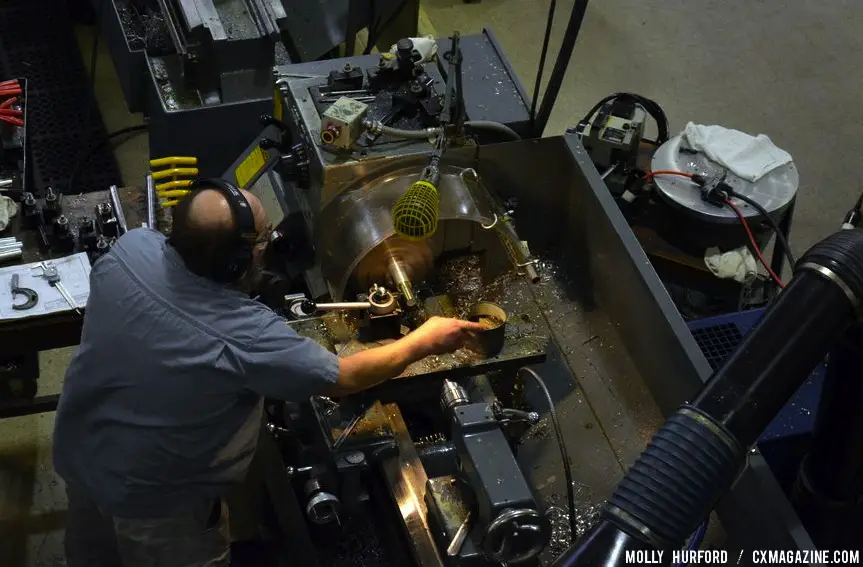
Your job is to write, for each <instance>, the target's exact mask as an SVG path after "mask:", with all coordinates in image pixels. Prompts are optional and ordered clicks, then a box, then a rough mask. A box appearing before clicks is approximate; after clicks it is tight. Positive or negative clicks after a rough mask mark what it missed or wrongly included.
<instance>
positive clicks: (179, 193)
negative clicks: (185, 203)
mask: <svg viewBox="0 0 863 567" xmlns="http://www.w3.org/2000/svg"><path fill="white" fill-rule="evenodd" d="M189 193H191V191H184V190H182V189H175V190H174V191H159V194H158V195H159V198H160V199H168V198H177V197H185V196H186V195H188V194H189Z"/></svg>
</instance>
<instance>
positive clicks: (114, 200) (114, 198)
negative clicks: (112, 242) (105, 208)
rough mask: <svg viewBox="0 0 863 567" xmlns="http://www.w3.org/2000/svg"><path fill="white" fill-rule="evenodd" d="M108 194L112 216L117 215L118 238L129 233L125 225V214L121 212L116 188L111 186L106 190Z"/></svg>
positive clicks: (121, 206)
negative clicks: (112, 210) (112, 208)
mask: <svg viewBox="0 0 863 567" xmlns="http://www.w3.org/2000/svg"><path fill="white" fill-rule="evenodd" d="M108 194H109V195H110V196H111V206H112V207H114V214H115V215H117V224H118V225H120V236H122V235H124V234H126V233H127V232H128V231H129V227H128V226H127V225H126V214H125V213H124V212H123V205H122V204H121V203H120V194H119V193H118V192H117V186H116V185H111V188H110V189H108Z"/></svg>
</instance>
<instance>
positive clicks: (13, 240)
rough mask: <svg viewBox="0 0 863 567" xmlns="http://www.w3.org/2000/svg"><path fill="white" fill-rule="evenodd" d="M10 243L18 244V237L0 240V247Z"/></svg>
mask: <svg viewBox="0 0 863 567" xmlns="http://www.w3.org/2000/svg"><path fill="white" fill-rule="evenodd" d="M12 242H18V237H17V236H10V237H8V238H0V246H2V245H3V244H9V243H12Z"/></svg>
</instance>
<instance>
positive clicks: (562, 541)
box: [545, 504, 602, 556]
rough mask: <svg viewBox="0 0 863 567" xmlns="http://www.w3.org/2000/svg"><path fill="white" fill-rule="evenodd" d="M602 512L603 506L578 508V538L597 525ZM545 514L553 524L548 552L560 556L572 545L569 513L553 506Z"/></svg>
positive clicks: (576, 520) (576, 517) (576, 513)
mask: <svg viewBox="0 0 863 567" xmlns="http://www.w3.org/2000/svg"><path fill="white" fill-rule="evenodd" d="M601 510H602V504H594V505H590V506H579V507H576V510H575V531H576V536H577V537H581V536H583V535H584V534H586V533H587V532H588V531H589V530H590V529H591V528H592V527H593V526H594V525H596V522H597V520H599V513H600V511H601ZM545 513H546V515H547V516H548V520H549V522H550V523H551V540H550V542H549V544H548V547H547V548H546V552H547V553H549V554H551V555H553V556H558V555H560V554H561V553H563V552H564V551H566V550H567V548H569V546H571V545H572V532H571V530H570V527H569V513H568V512H567V511H566V509H564V508H562V507H560V506H551V507H549V508H548V509H547V510H546V512H545Z"/></svg>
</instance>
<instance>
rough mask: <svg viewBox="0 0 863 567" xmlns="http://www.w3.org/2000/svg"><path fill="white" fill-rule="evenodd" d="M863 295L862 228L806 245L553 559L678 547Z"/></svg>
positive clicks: (608, 559)
mask: <svg viewBox="0 0 863 567" xmlns="http://www.w3.org/2000/svg"><path fill="white" fill-rule="evenodd" d="M860 298H863V231H861V230H846V231H842V232H839V233H837V234H834V235H832V236H830V237H829V238H827V239H825V240H824V241H822V242H821V243H819V244H817V245H815V246H814V247H813V248H812V249H811V250H810V251H809V252H807V253H806V255H805V256H804V257H803V258H802V259H801V260H800V262H799V263H798V264H797V267H796V270H795V274H794V278H793V279H792V280H791V282H790V283H789V284H788V286H787V287H786V288H785V290H784V291H783V292H782V293H781V295H780V296H779V297H778V298H777V299H776V301H775V302H774V303H773V304H772V305H771V306H770V307H769V308H768V310H767V312H766V313H765V314H764V317H762V319H761V321H760V322H759V324H758V325H757V326H756V328H755V329H753V330H752V331H751V332H750V333H749V334H748V335H747V337H746V339H745V340H744V341H743V342H742V343H741V344H740V346H739V347H738V348H737V350H736V351H735V352H734V354H732V355H731V356H730V357H729V359H728V360H727V361H726V362H725V363H724V364H723V365H722V367H721V368H719V369H718V370H717V371H716V372H715V373H714V375H713V376H712V377H711V378H710V380H708V382H707V384H706V385H705V387H704V388H703V389H702V391H701V393H700V394H699V395H698V397H697V398H696V399H695V401H693V402H692V403H691V404H689V405H686V406H684V407H683V408H681V409H680V410H679V411H678V412H677V413H675V414H674V415H672V416H671V417H669V419H668V420H667V421H666V423H665V425H664V426H663V427H662V428H661V429H660V430H659V431H658V432H657V433H656V435H655V436H654V438H653V440H652V441H651V443H650V444H649V445H648V447H647V449H646V450H645V451H644V452H643V453H642V455H641V457H639V459H638V460H637V461H636V463H635V464H634V465H633V466H632V467H631V468H630V469H629V470H628V471H627V473H626V475H625V476H624V478H623V480H622V481H621V483H620V485H618V488H617V490H616V491H615V492H614V494H613V495H612V497H611V499H610V500H609V502H608V504H607V505H606V506H605V508H604V509H603V512H602V516H601V520H600V523H599V525H598V526H597V527H596V528H595V529H594V530H593V531H592V532H591V534H589V535H588V536H585V538H583V540H582V541H581V542H579V544H578V545H577V546H574V547H572V548H570V549H569V550H568V551H567V552H565V553H564V554H563V555H562V556H561V557H560V558H558V560H557V562H556V563H555V566H556V567H573V566H577V565H578V566H583V565H605V566H611V565H618V564H622V563H623V558H624V557H625V553H624V552H625V550H626V549H632V550H636V549H657V550H663V551H664V550H674V549H680V548H681V547H682V546H683V544H684V542H685V541H686V539H687V538H688V537H689V535H690V534H691V533H693V532H694V531H695V530H696V529H697V528H698V526H699V524H700V523H701V522H702V521H703V520H704V518H706V517H707V515H708V514H709V513H710V511H711V510H712V509H713V508H714V506H715V505H716V503H717V501H718V500H719V499H720V498H721V497H722V496H724V495H725V493H726V492H728V490H729V489H730V488H731V486H732V484H733V483H734V481H735V479H736V478H737V475H738V474H739V473H740V471H741V470H742V469H743V467H744V466H745V463H746V452H747V450H748V448H749V447H750V446H751V445H753V444H754V443H755V442H756V440H757V438H758V436H759V435H760V434H761V432H762V431H763V430H764V428H765V427H767V425H768V424H769V423H770V421H771V420H772V419H773V418H774V417H775V416H776V414H777V413H779V411H780V410H781V409H782V407H784V405H785V404H786V403H787V402H788V400H789V399H790V398H791V396H792V395H793V394H794V392H795V391H796V390H797V388H799V386H800V385H801V384H802V383H803V382H804V381H805V380H806V379H807V378H808V376H809V374H810V373H811V372H812V370H813V369H814V368H815V366H817V365H818V364H819V363H820V362H821V361H822V360H823V358H824V356H825V355H826V354H827V352H828V351H829V350H830V349H831V348H832V347H833V345H834V344H836V342H837V340H838V339H839V338H840V337H841V336H842V334H843V333H844V332H845V331H846V329H848V327H849V326H850V325H851V324H852V323H853V322H854V321H855V320H857V319H858V314H859V308H860ZM670 555H671V554H664V557H670Z"/></svg>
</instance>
